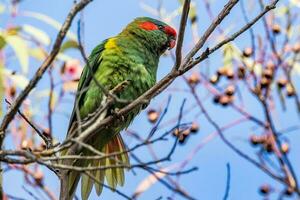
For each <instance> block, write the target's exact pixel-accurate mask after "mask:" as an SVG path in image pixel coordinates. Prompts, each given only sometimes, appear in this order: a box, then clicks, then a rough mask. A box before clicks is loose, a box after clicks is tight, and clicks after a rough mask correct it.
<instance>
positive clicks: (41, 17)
mask: <svg viewBox="0 0 300 200" xmlns="http://www.w3.org/2000/svg"><path fill="white" fill-rule="evenodd" d="M23 15H24V16H27V17H32V18H35V19H37V20H40V21H42V22H45V23H46V24H49V25H50V26H52V27H54V28H55V29H57V30H60V28H61V26H62V24H61V23H59V22H58V21H56V20H54V19H52V18H51V17H49V16H47V15H44V14H42V13H38V12H31V11H25V12H23ZM66 36H67V37H68V38H69V39H72V40H77V36H76V34H74V33H72V32H71V31H68V33H67V35H66Z"/></svg>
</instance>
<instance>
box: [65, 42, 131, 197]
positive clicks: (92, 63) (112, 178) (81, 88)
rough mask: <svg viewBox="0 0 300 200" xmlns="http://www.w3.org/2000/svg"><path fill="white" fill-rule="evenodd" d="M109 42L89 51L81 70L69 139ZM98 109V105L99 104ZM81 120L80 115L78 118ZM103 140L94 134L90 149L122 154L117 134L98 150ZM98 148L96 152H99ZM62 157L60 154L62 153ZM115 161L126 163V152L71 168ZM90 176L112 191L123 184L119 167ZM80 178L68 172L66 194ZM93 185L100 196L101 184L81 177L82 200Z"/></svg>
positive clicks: (124, 149)
mask: <svg viewBox="0 0 300 200" xmlns="http://www.w3.org/2000/svg"><path fill="white" fill-rule="evenodd" d="M107 41H109V39H107V40H104V41H103V42H102V43H101V44H99V45H98V46H96V47H95V48H94V50H93V51H92V53H91V55H90V56H89V59H88V62H89V63H88V65H86V66H85V67H84V69H83V71H82V74H81V77H80V80H79V83H78V88H77V94H76V98H75V104H74V108H73V112H72V114H71V118H70V123H69V128H68V137H73V136H74V135H73V132H75V130H76V129H77V125H78V123H77V121H78V120H83V119H78V117H77V116H78V114H80V113H78V114H77V113H76V112H78V111H80V109H81V108H82V107H83V106H84V98H85V95H86V93H87V90H88V88H89V87H90V84H91V82H92V81H93V75H94V74H95V73H96V71H97V70H98V69H99V67H100V66H101V62H102V53H103V51H104V50H105V45H106V43H107ZM100 106H101V105H100ZM81 117H82V116H81ZM102 134H104V135H105V134H110V133H102ZM102 139H103V138H102V136H101V134H99V135H98V138H97V139H96V140H95V144H92V146H93V147H94V148H96V149H97V150H99V151H102V152H104V153H107V154H110V153H116V152H125V151H126V147H125V145H124V142H123V140H122V138H121V135H120V134H119V133H117V134H116V135H115V136H114V137H113V138H112V139H111V141H109V142H108V143H107V144H106V145H105V146H104V147H102V148H101V147H100V146H99V145H97V142H96V141H101V140H102ZM99 148H100V149H99ZM78 153H80V154H82V155H83V156H84V155H90V152H88V151H86V150H83V151H82V152H78ZM63 154H64V153H63ZM115 160H118V161H120V162H122V163H124V164H127V165H128V164H129V158H128V155H127V153H123V154H119V155H116V156H115V158H113V159H112V158H109V157H108V158H107V159H100V160H94V161H93V162H90V161H84V160H80V161H76V162H75V161H74V165H77V166H81V167H88V166H94V167H95V166H99V167H100V166H106V165H114V164H116V163H115ZM90 173H91V175H92V176H93V177H94V178H95V179H96V180H98V181H100V183H101V182H104V178H105V177H106V179H107V181H108V184H109V185H110V186H111V188H113V189H114V188H115V187H116V186H117V185H123V184H124V169H123V168H114V169H107V170H98V171H92V172H90ZM79 179H80V173H79V172H76V171H72V172H70V174H69V184H68V185H69V195H70V197H72V196H73V195H74V192H75V190H76V188H77V184H78V182H79ZM93 185H95V189H96V192H97V194H98V195H100V193H101V191H102V188H103V185H102V184H99V183H95V181H94V180H93V179H91V178H90V177H89V176H87V175H84V174H83V175H82V189H81V193H82V194H81V196H82V199H84V200H86V199H88V196H89V194H90V192H91V189H92V186H93Z"/></svg>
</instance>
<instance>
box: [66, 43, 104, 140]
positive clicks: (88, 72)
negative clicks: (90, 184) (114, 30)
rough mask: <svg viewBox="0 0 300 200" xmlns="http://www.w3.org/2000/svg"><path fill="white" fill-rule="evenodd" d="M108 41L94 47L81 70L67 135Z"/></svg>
mask: <svg viewBox="0 0 300 200" xmlns="http://www.w3.org/2000/svg"><path fill="white" fill-rule="evenodd" d="M107 41H108V39H106V40H104V41H103V42H102V43H100V44H99V45H98V46H96V47H95V48H94V49H93V51H92V53H91V55H90V56H89V59H88V62H89V64H88V65H86V66H85V67H84V68H83V71H82V74H81V76H80V79H79V83H78V87H77V94H76V98H75V103H74V108H73V111H72V114H71V117H70V122H69V127H68V134H69V132H70V129H71V127H72V124H73V123H74V122H75V121H77V120H76V118H77V117H76V111H78V110H79V108H80V107H81V106H82V105H83V99H84V96H85V94H86V91H87V89H88V87H89V84H90V82H91V80H92V79H93V74H94V73H95V72H96V71H97V69H98V68H99V66H100V64H101V60H102V59H101V55H102V52H103V50H104V49H105V44H106V42H107Z"/></svg>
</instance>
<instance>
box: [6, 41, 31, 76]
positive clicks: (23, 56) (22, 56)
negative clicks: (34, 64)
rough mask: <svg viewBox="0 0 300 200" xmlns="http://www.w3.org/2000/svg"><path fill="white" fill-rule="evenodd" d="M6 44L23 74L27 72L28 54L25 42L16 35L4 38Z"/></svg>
mask: <svg viewBox="0 0 300 200" xmlns="http://www.w3.org/2000/svg"><path fill="white" fill-rule="evenodd" d="M5 40H6V42H7V43H8V44H9V45H10V46H11V47H12V48H13V50H14V51H15V53H16V56H17V58H18V60H19V62H20V65H21V68H22V71H23V73H25V74H26V73H27V72H28V67H29V53H28V49H27V45H26V42H25V41H24V40H23V39H22V38H21V37H19V36H17V35H8V36H6V38H5Z"/></svg>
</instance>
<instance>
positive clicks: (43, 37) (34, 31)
mask: <svg viewBox="0 0 300 200" xmlns="http://www.w3.org/2000/svg"><path fill="white" fill-rule="evenodd" d="M22 29H23V31H25V32H26V33H28V34H30V35H31V36H33V37H34V38H35V39H36V40H37V41H38V42H40V43H42V44H44V45H47V46H48V45H50V37H49V36H48V35H47V34H46V33H45V32H44V31H42V30H41V29H38V28H36V27H34V26H31V25H28V24H24V25H23V28H22Z"/></svg>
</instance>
